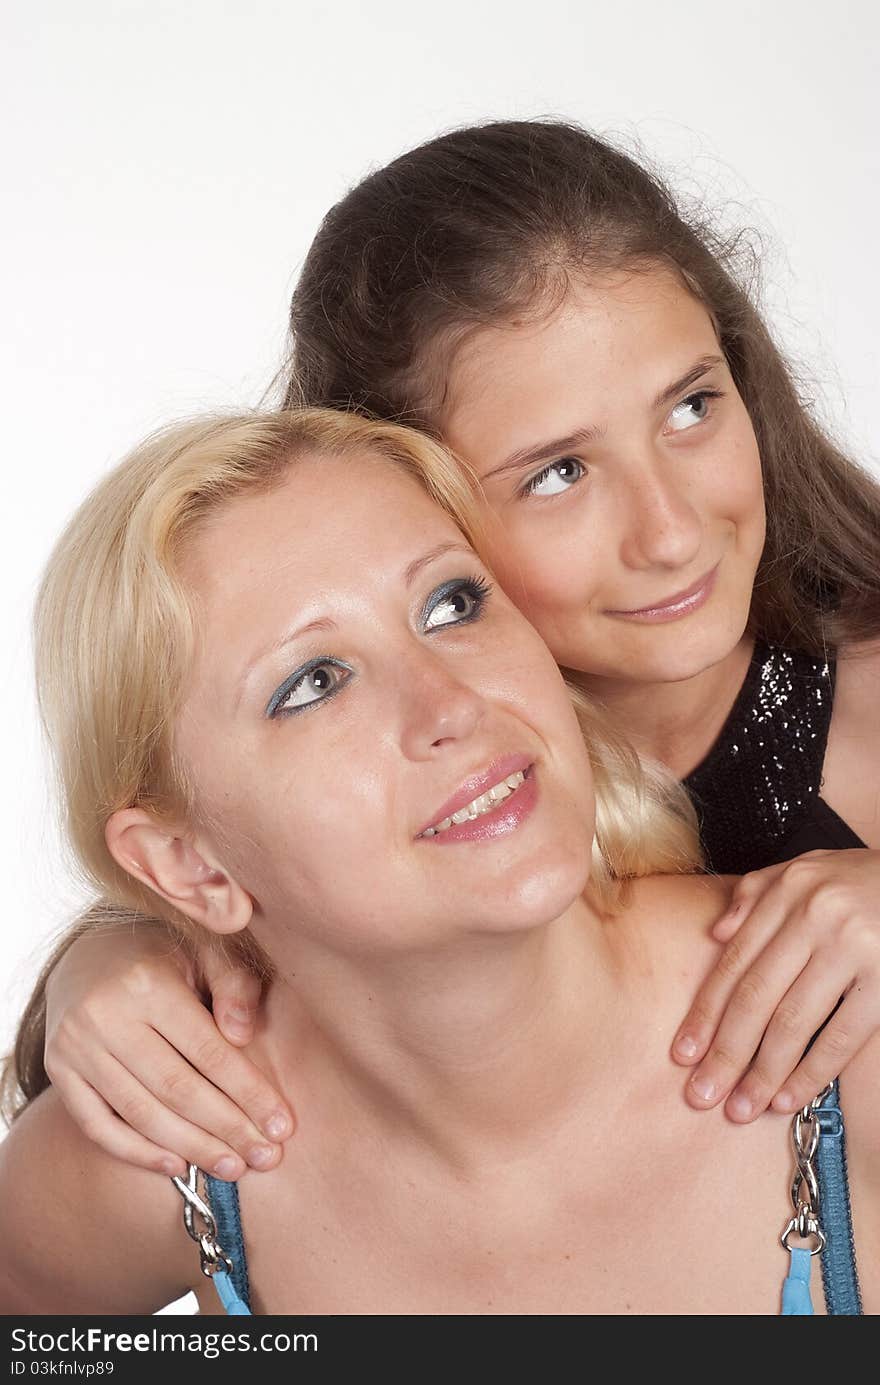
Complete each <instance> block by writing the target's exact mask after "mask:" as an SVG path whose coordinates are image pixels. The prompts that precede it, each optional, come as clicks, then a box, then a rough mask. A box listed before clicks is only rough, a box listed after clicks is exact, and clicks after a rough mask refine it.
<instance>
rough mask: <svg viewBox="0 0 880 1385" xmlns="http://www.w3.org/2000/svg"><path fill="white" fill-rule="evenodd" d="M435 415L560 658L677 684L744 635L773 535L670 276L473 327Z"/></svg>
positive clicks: (726, 376) (744, 430) (696, 313)
mask: <svg viewBox="0 0 880 1385" xmlns="http://www.w3.org/2000/svg"><path fill="white" fill-rule="evenodd" d="M441 422H442V427H443V432H444V436H445V438H446V440H447V441H448V442H449V444H450V446H451V447H452V448H453V449H454V451H455V452H457V453H458V455H459V456H460V457H462V458H463V459H464V460H465V461H467V462H469V463H470V465H471V466H472V467H473V468H474V470H475V471H476V472H477V474H478V475H479V476H480V477H481V479H482V482H483V485H484V487H485V494H486V499H487V502H488V506H489V508H490V510H491V515H492V521H493V523H492V544H491V549H490V558H491V561H492V564H493V567H494V569H495V571H496V573H497V575H498V578H499V580H500V581H501V583H502V585H503V587H504V589H505V591H506V592H507V594H508V595H509V596H510V597H511V599H512V600H513V601H514V602H515V603H516V604H517V606H518V607H519V608H520V610H521V611H523V613H524V614H525V615H526V616H527V617H528V618H529V620H530V621H532V623H533V624H534V625H535V626H536V628H537V629H538V630H539V631H540V633H541V634H542V635H543V637H544V639H545V640H546V642H547V644H548V645H549V647H550V649H551V650H552V652H553V654H554V655H555V657H556V659H557V660H558V661H559V663H560V664H562V665H563V666H564V667H567V668H571V669H576V670H579V671H580V672H582V673H584V674H587V675H593V676H596V677H600V678H603V679H612V680H623V681H626V682H636V683H637V682H642V681H645V682H650V681H667V680H676V679H682V678H687V677H690V676H692V675H694V674H696V673H699V672H701V671H702V670H703V669H706V668H708V667H710V666H711V665H713V664H715V663H717V662H718V661H719V660H720V659H722V658H723V657H724V656H725V655H726V654H728V653H730V651H731V650H732V649H733V648H734V646H735V645H736V644H737V642H738V641H739V639H740V638H741V636H742V634H743V631H744V629H745V625H746V621H747V617H748V611H749V604H750V600H751V592H752V585H753V582H754V576H755V571H756V569H757V566H758V561H759V559H760V556H761V551H762V548H763V543H764V505H763V493H762V484H761V466H760V458H759V456H758V447H757V442H756V440H755V435H754V431H753V429H752V425H751V421H750V419H749V416H748V414H747V412H746V409H745V406H744V404H743V402H742V400H741V398H740V396H739V394H738V393H737V390H736V387H735V385H734V382H733V379H732V378H731V375H730V371H729V370H728V368H727V365H726V363H725V361H724V358H723V356H722V353H721V349H720V347H719V344H718V341H717V338H716V335H715V331H714V327H713V325H712V321H711V319H710V317H709V315H708V313H707V312H706V310H705V308H704V307H703V305H702V304H701V303H700V302H699V301H698V300H697V299H696V298H694V297H693V296H692V295H691V294H690V293H689V292H688V291H687V290H686V289H685V287H684V286H683V284H682V283H681V282H680V281H679V279H678V278H677V276H675V275H674V274H672V273H669V272H666V271H663V270H657V271H654V272H651V273H641V274H635V273H631V274H626V275H625V274H617V275H615V276H609V277H608V278H606V279H603V280H598V281H591V282H590V283H581V284H578V285H576V286H575V287H574V288H573V289H572V290H571V292H570V293H569V295H568V297H567V298H566V300H565V302H564V303H563V304H562V306H561V308H560V309H559V310H558V311H557V312H555V313H554V314H553V315H552V316H551V317H550V318H548V319H545V320H544V321H540V322H523V323H520V324H516V323H513V324H510V325H506V326H504V327H499V328H491V329H490V328H486V329H480V330H479V331H478V332H476V333H475V334H473V335H472V336H471V337H470V338H469V339H468V340H467V341H466V343H465V344H464V345H463V346H462V347H461V349H460V350H459V352H458V354H457V356H456V358H455V360H454V362H453V366H452V370H451V372H450V376H449V381H448V389H447V405H446V409H445V413H444V415H443V417H442V420H441Z"/></svg>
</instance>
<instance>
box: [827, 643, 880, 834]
mask: <svg viewBox="0 0 880 1385" xmlns="http://www.w3.org/2000/svg"><path fill="white" fill-rule="evenodd" d="M878 695H880V639H877V640H871V641H869V642H864V643H860V644H851V645H846V646H845V647H843V648H842V649H840V650H839V651H838V655H837V681H836V686H835V692H834V712H833V715H832V719H831V729H830V732H829V735H828V747H827V750H826V753H825V765H824V770H823V780H822V797H823V798H824V799H825V801H826V802H827V803H829V804H830V805H831V807H832V808H834V810H835V812H837V813H839V814H840V816H841V817H842V818H843V819H844V820H845V821H846V822H848V823H849V824H850V826H851V827H852V828H853V830H854V831H855V832H857V833H858V835H859V836H860V837H861V838H862V840H863V841H865V842H866V843H867V844H868V846H872V847H880V788H878V784H880V717H878V716H877V706H878Z"/></svg>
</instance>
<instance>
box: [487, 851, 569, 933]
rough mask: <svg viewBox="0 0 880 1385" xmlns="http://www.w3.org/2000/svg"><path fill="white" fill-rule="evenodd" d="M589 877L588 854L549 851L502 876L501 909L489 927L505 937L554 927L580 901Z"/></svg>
mask: <svg viewBox="0 0 880 1385" xmlns="http://www.w3.org/2000/svg"><path fill="white" fill-rule="evenodd" d="M589 875H590V858H589V853H587V854H585V853H584V852H583V850H582V849H581V850H579V851H577V852H576V853H565V852H562V851H557V852H552V851H548V852H547V853H546V854H545V855H543V856H541V857H539V858H538V859H537V860H535V861H534V862H531V863H529V864H528V865H525V864H524V865H523V866H521V867H520V868H519V869H515V870H513V871H511V872H510V873H509V874H507V875H506V876H505V879H504V881H503V885H504V901H503V907H502V908H500V909H499V910H498V912H497V914H496V915H495V918H494V919H493V920H492V922H491V923H490V924H489V927H490V928H491V930H492V931H493V932H496V931H497V932H499V933H500V932H505V933H508V932H520V931H526V930H528V929H531V928H540V927H543V926H544V925H546V924H548V923H553V922H554V920H555V919H558V918H560V917H561V916H562V915H563V914H564V913H565V911H566V910H567V909H570V908H571V906H572V904H574V902H575V900H577V899H580V898H581V896H582V895H583V893H584V890H585V889H586V887H587V881H588V880H589ZM484 898H485V896H484ZM488 902H489V900H488V899H486V903H488ZM487 912H488V911H487ZM484 918H485V915H484Z"/></svg>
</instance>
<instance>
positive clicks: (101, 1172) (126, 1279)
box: [0, 1088, 199, 1314]
mask: <svg viewBox="0 0 880 1385" xmlns="http://www.w3.org/2000/svg"><path fill="white" fill-rule="evenodd" d="M0 1243H2V1245H3V1248H4V1250H3V1256H2V1259H0V1312H4V1313H33V1314H47V1313H77V1314H79V1313H152V1312H155V1311H156V1309H158V1308H161V1307H163V1306H164V1305H165V1304H166V1303H169V1302H170V1301H171V1300H172V1299H174V1298H178V1297H180V1296H181V1295H182V1294H184V1293H186V1291H187V1289H189V1288H190V1287H192V1285H193V1284H195V1283H196V1282H197V1281H198V1278H199V1270H198V1257H197V1252H196V1250H195V1247H194V1245H193V1243H192V1242H191V1241H190V1240H189V1238H188V1237H187V1236H186V1234H185V1232H184V1230H183V1225H182V1220H181V1211H180V1199H179V1197H178V1195H177V1193H176V1192H175V1190H174V1188H173V1187H172V1186H171V1183H170V1181H169V1180H168V1179H167V1178H165V1177H164V1176H163V1175H160V1174H155V1173H147V1172H145V1171H143V1170H141V1169H135V1168H131V1167H129V1166H128V1165H127V1164H123V1163H121V1162H120V1161H118V1160H116V1159H112V1158H111V1157H110V1156H109V1155H107V1154H105V1153H104V1152H103V1151H102V1150H101V1149H99V1148H98V1146H97V1145H94V1144H92V1143H91V1141H89V1140H88V1139H87V1138H86V1136H85V1135H84V1134H83V1133H82V1131H81V1130H80V1129H79V1127H78V1126H77V1125H76V1124H75V1122H74V1121H73V1120H72V1119H71V1118H70V1116H68V1114H67V1112H66V1110H65V1109H64V1106H63V1103H62V1102H61V1100H60V1099H59V1097H58V1095H57V1093H55V1092H54V1091H53V1090H52V1089H51V1088H50V1089H49V1090H48V1091H46V1092H44V1093H43V1094H42V1095H41V1096H40V1097H38V1098H37V1100H36V1101H34V1102H33V1103H32V1105H31V1106H29V1107H28V1109H27V1110H26V1111H25V1112H23V1114H22V1115H21V1116H20V1117H19V1118H18V1120H17V1121H16V1122H15V1124H14V1125H13V1127H12V1129H11V1131H10V1132H9V1134H8V1135H7V1136H6V1138H5V1139H4V1140H3V1141H2V1143H0Z"/></svg>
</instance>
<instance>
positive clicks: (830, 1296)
mask: <svg viewBox="0 0 880 1385" xmlns="http://www.w3.org/2000/svg"><path fill="white" fill-rule="evenodd" d="M818 1115H819V1132H820V1133H819V1144H818V1148H817V1150H816V1174H817V1178H818V1183H819V1192H820V1200H821V1211H822V1226H823V1229H824V1232H825V1236H826V1243H825V1248H824V1249H823V1250H822V1251H821V1253H820V1254H819V1256H818V1259H819V1262H820V1264H821V1267H822V1287H823V1289H824V1291H825V1307H826V1310H827V1312H828V1314H829V1316H844V1315H845V1316H854V1315H860V1314H861V1312H862V1303H861V1296H860V1293H859V1281H858V1275H857V1273H856V1260H855V1242H854V1239H853V1229H852V1213H851V1209H850V1197H849V1180H848V1178H847V1171H846V1142H845V1138H844V1129H843V1115H842V1113H841V1110H840V1104H839V1089H838V1084H837V1082H834V1083H833V1084H832V1086H831V1090H830V1091H829V1093H828V1095H827V1097H826V1098H825V1100H824V1102H823V1103H822V1105H821V1106H820V1107H819V1108H818ZM205 1186H206V1190H207V1196H208V1202H209V1203H210V1205H211V1210H212V1212H213V1213H214V1217H215V1219H216V1222H217V1240H218V1242H219V1244H220V1245H221V1246H222V1247H223V1250H224V1251H225V1252H226V1254H227V1255H228V1257H229V1259H230V1260H231V1261H232V1272H231V1274H226V1273H225V1271H221V1272H218V1273H217V1274H215V1275H214V1276H213V1282H214V1287H215V1288H216V1290H217V1293H218V1295H219V1297H220V1301H221V1303H222V1304H223V1308H224V1311H225V1312H226V1313H230V1314H239V1315H242V1314H250V1312H251V1308H250V1286H249V1284H248V1272H247V1257H246V1255H245V1249H244V1234H243V1231H242V1224H241V1208H240V1206H239V1200H238V1188H237V1186H236V1184H235V1183H225V1182H223V1181H222V1180H220V1179H217V1178H211V1177H210V1176H207V1175H206V1177H205ZM809 1264H810V1258H809V1252H808V1251H803V1250H796V1251H794V1252H793V1253H792V1269H791V1272H790V1275H789V1279H788V1280H786V1294H785V1297H784V1306H783V1313H784V1314H785V1315H786V1316H789V1317H791V1316H804V1315H807V1314H811V1313H812V1311H813V1310H812V1306H810V1297H809V1289H808V1283H809ZM791 1289H793V1290H794V1292H793V1293H792V1292H791Z"/></svg>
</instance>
